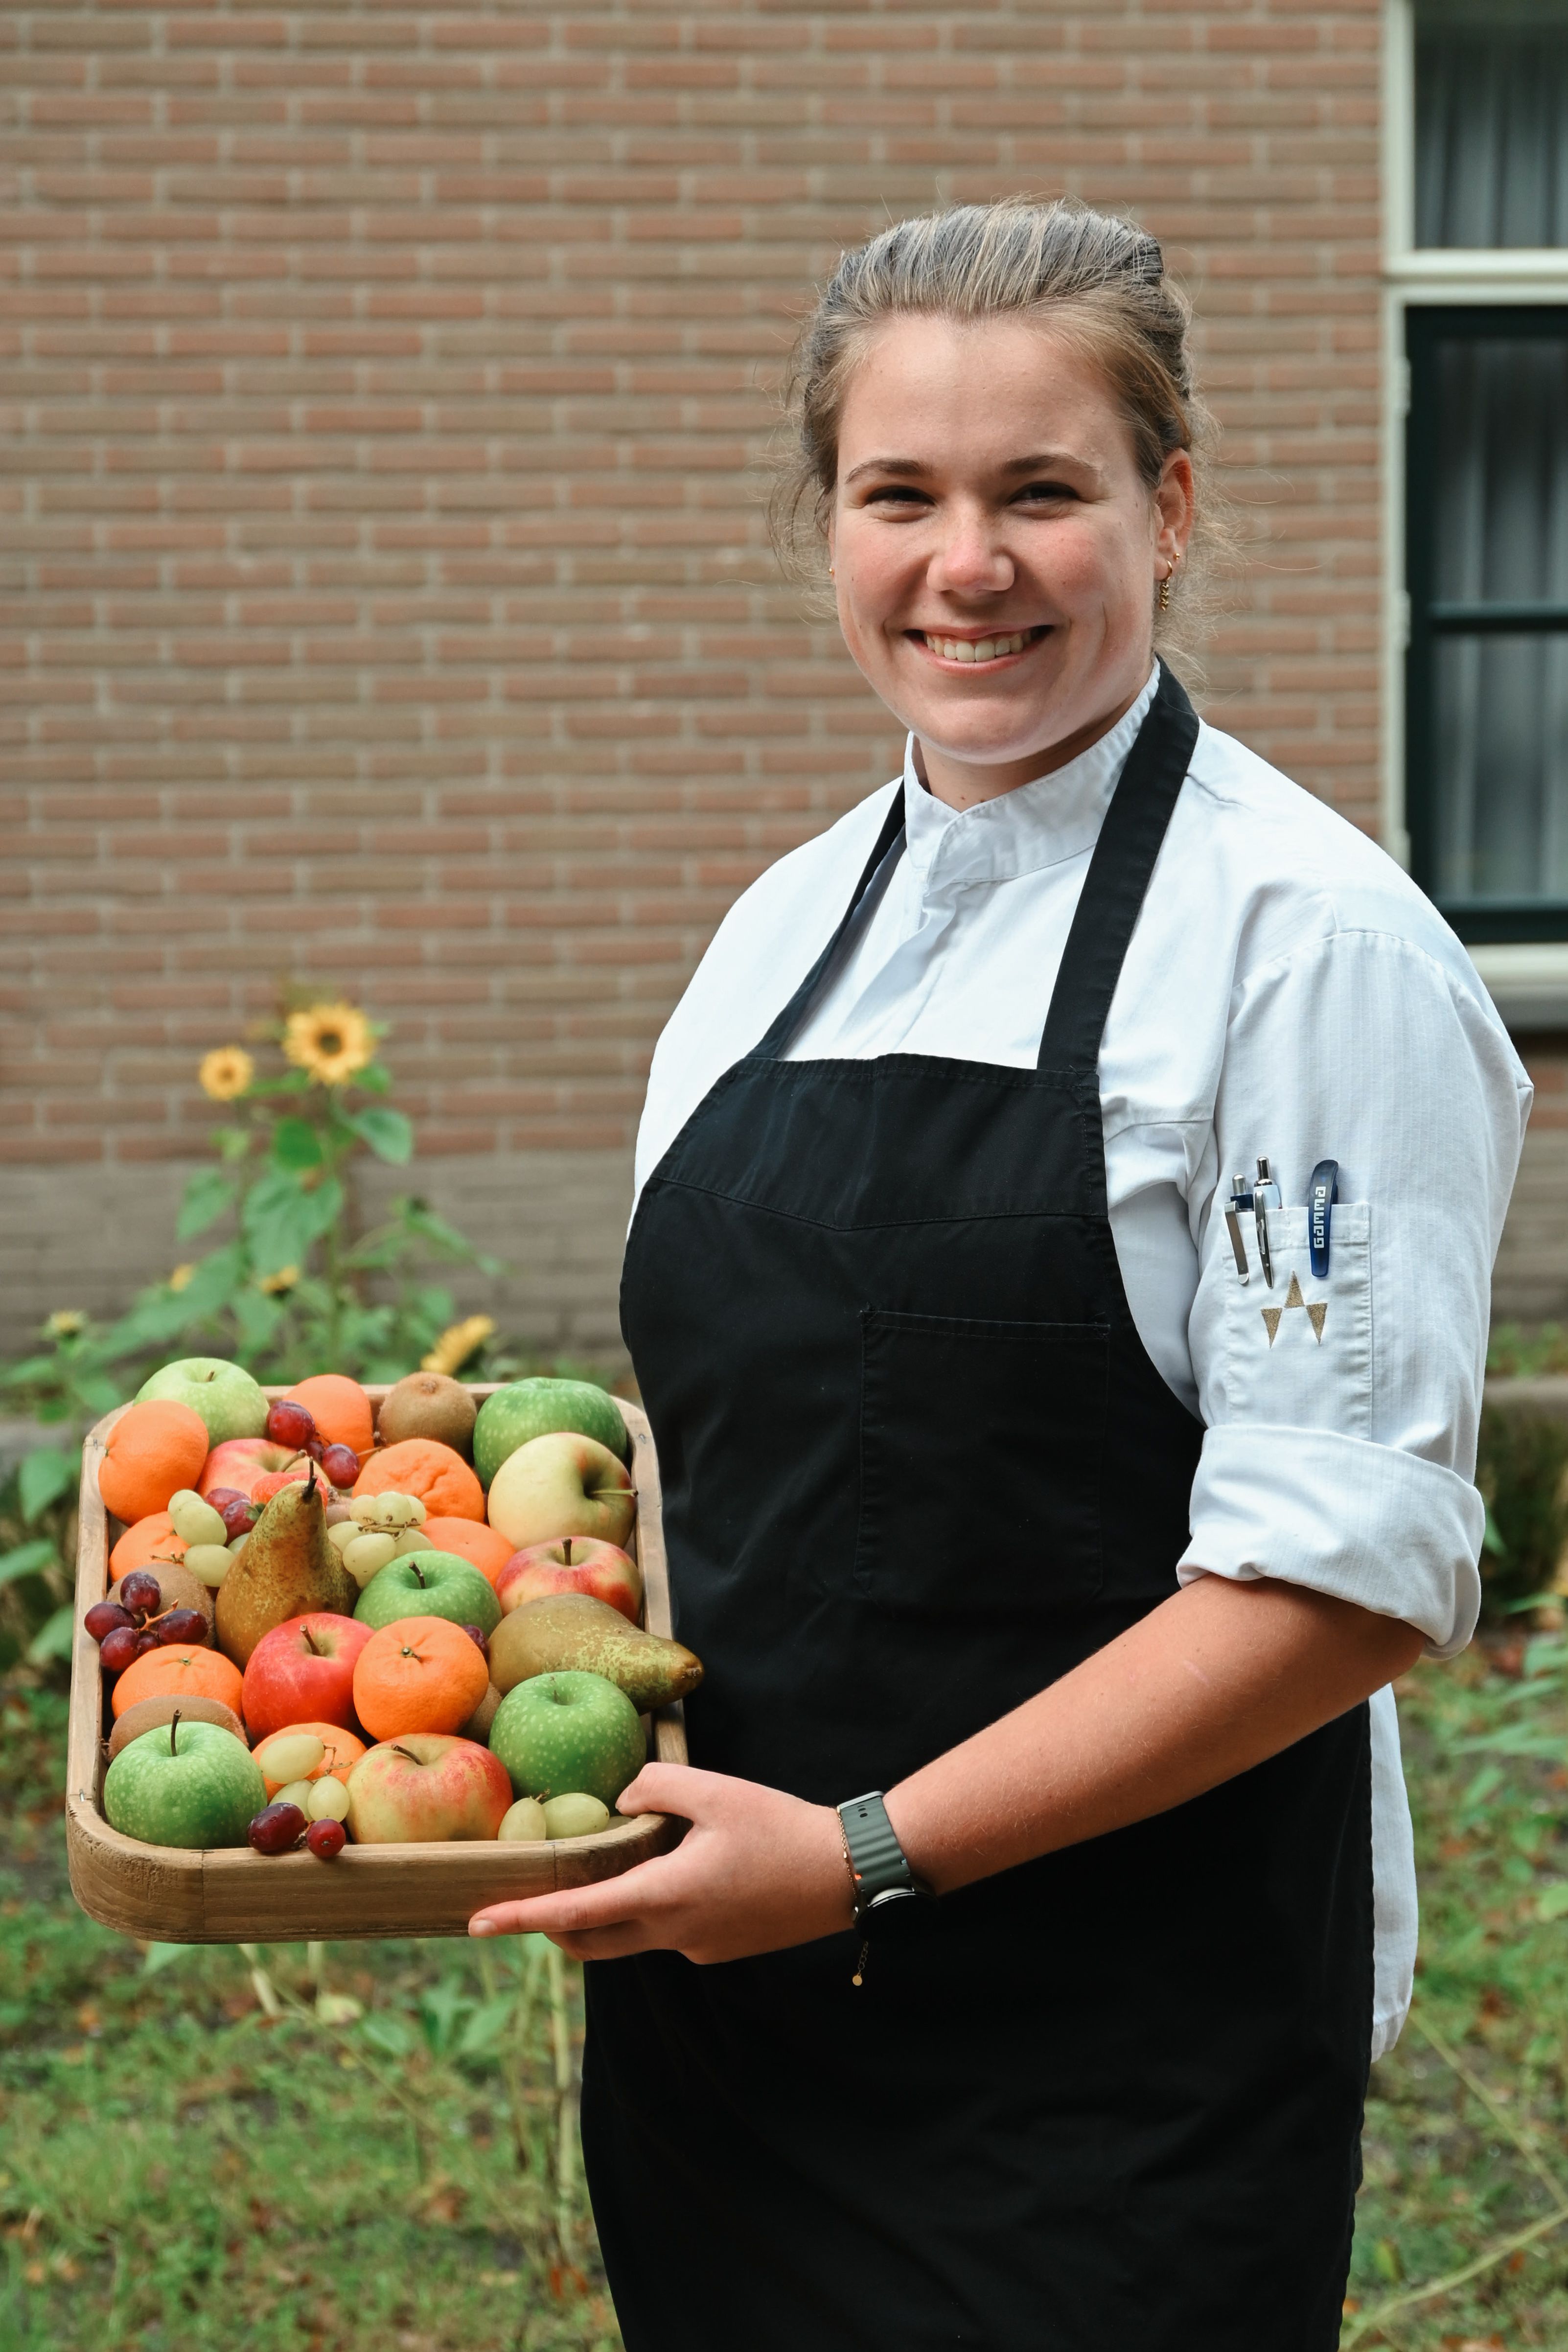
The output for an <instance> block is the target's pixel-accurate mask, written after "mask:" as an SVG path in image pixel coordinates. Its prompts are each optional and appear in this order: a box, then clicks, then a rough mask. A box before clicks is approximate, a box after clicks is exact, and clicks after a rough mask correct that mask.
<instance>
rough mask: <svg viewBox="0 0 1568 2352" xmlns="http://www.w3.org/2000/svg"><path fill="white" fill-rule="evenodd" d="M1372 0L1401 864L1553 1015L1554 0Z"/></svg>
mask: <svg viewBox="0 0 1568 2352" xmlns="http://www.w3.org/2000/svg"><path fill="white" fill-rule="evenodd" d="M1389 5H1390V9H1391V26H1392V30H1393V33H1394V47H1393V50H1392V53H1391V63H1392V66H1393V68H1394V71H1393V73H1392V76H1391V79H1392V83H1393V87H1392V89H1391V116H1392V117H1394V118H1397V116H1398V114H1399V111H1400V105H1401V100H1402V99H1403V105H1404V110H1405V130H1404V135H1403V139H1401V137H1400V134H1399V130H1398V124H1397V120H1395V128H1394V135H1393V144H1394V156H1393V165H1394V168H1393V169H1391V184H1390V215H1391V253H1390V264H1389V279H1390V329H1391V335H1390V352H1391V358H1392V357H1393V356H1394V354H1396V353H1397V352H1399V350H1400V349H1401V348H1403V352H1404V355H1405V359H1406V361H1407V362H1408V401H1407V414H1406V415H1405V425H1404V453H1403V454H1404V457H1405V465H1404V468H1403V476H1404V483H1403V533H1402V536H1403V541H1404V556H1405V587H1406V591H1407V598H1408V602H1407V613H1408V627H1407V631H1406V633H1405V634H1406V646H1405V656H1404V670H1405V675H1404V686H1405V696H1404V727H1403V736H1404V758H1403V762H1402V764H1403V768H1404V776H1403V784H1404V793H1403V802H1404V814H1405V824H1406V826H1407V828H1408V838H1409V845H1410V861H1411V866H1412V870H1413V871H1414V873H1415V877H1416V879H1417V880H1418V881H1419V882H1420V883H1421V884H1422V886H1423V887H1424V888H1425V889H1426V890H1427V891H1428V892H1429V893H1430V894H1431V896H1432V897H1433V898H1435V899H1436V901H1437V903H1438V905H1439V906H1440V907H1441V908H1442V909H1443V911H1444V913H1445V914H1446V915H1447V918H1448V919H1449V920H1450V922H1452V923H1453V925H1454V927H1455V929H1457V930H1458V932H1459V934H1460V936H1461V938H1463V939H1465V940H1472V941H1475V942H1477V943H1478V947H1479V952H1478V961H1481V963H1482V969H1483V971H1487V976H1488V978H1489V980H1490V979H1491V977H1492V975H1491V972H1490V971H1489V969H1488V964H1487V961H1486V955H1485V951H1484V949H1482V948H1481V946H1480V943H1487V942H1497V943H1500V944H1499V945H1498V946H1495V947H1493V948H1492V950H1491V956H1492V959H1493V960H1494V961H1496V960H1498V959H1502V961H1503V963H1504V964H1506V961H1507V959H1508V958H1510V957H1514V958H1518V957H1520V956H1521V955H1525V954H1527V953H1530V952H1531V950H1530V949H1528V948H1527V947H1526V945H1525V944H1523V943H1530V942H1535V943H1546V942H1562V943H1563V944H1562V945H1561V946H1552V947H1550V948H1542V949H1541V950H1540V953H1544V954H1545V955H1546V956H1547V957H1548V959H1549V961H1550V960H1551V959H1555V961H1552V962H1551V970H1552V971H1556V970H1557V965H1558V964H1559V963H1560V964H1561V966H1562V971H1561V973H1560V975H1559V978H1560V981H1561V982H1562V986H1563V999H1562V1003H1563V1005H1568V0H1415V5H1411V0H1389ZM1402 44H1403V47H1402V46H1401V45H1402ZM1400 180H1402V182H1403V184H1402V185H1398V184H1395V182H1396V181H1400ZM1507 943H1513V944H1511V945H1510V944H1507ZM1540 953H1538V954H1537V965H1538V966H1539V969H1537V970H1536V977H1537V978H1538V979H1539V978H1540V976H1541V972H1542V971H1544V970H1545V969H1546V966H1544V965H1540Z"/></svg>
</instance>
